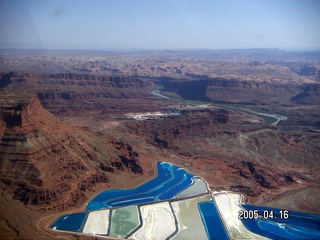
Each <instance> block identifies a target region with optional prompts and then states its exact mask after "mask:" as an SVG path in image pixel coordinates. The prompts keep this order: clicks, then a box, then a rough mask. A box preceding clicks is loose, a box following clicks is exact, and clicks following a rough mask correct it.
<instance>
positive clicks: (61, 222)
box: [50, 212, 86, 232]
mask: <svg viewBox="0 0 320 240" xmlns="http://www.w3.org/2000/svg"><path fill="white" fill-rule="evenodd" d="M85 216H86V213H85V212H80V213H71V214H66V215H63V216H61V217H59V218H58V219H57V220H56V221H55V222H54V223H53V224H52V225H51V226H50V228H55V229H56V230H61V231H70V232H80V230H81V228H82V224H83V222H84V219H85Z"/></svg>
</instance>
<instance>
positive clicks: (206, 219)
mask: <svg viewBox="0 0 320 240" xmlns="http://www.w3.org/2000/svg"><path fill="white" fill-rule="evenodd" d="M198 208H199V210H200V214H201V218H202V222H203V224H204V226H205V228H206V232H207V235H208V238H209V239H210V240H213V239H217V240H220V239H221V240H224V239H226V240H228V239H229V237H228V235H227V233H226V231H225V229H224V227H223V224H222V222H221V219H220V216H219V213H218V211H217V209H216V207H215V205H214V204H213V202H212V201H209V202H202V203H198Z"/></svg>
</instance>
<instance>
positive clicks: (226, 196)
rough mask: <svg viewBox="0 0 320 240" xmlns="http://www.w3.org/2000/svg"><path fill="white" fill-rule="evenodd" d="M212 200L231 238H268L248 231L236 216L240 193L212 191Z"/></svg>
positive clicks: (238, 208)
mask: <svg viewBox="0 0 320 240" xmlns="http://www.w3.org/2000/svg"><path fill="white" fill-rule="evenodd" d="M212 196H213V200H214V202H215V204H216V206H217V207H218V211H219V212H220V216H221V218H222V221H223V222H224V225H225V226H226V230H227V231H228V234H229V236H230V237H231V238H232V239H253V240H255V239H268V238H265V237H262V236H260V235H257V234H254V233H252V232H250V231H248V230H247V229H246V228H245V226H244V225H243V224H242V222H241V220H239V218H238V212H239V210H241V208H240V207H239V205H240V203H241V195H240V194H237V193H232V192H213V194H212Z"/></svg>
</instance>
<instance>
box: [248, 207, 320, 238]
mask: <svg viewBox="0 0 320 240" xmlns="http://www.w3.org/2000/svg"><path fill="white" fill-rule="evenodd" d="M242 206H243V207H244V208H245V209H246V210H258V212H259V215H261V216H263V212H264V211H265V210H267V211H268V212H270V211H273V216H274V217H273V219H270V218H269V219H254V220H242V222H243V224H244V225H245V227H246V228H247V229H249V230H250V231H252V232H254V233H257V234H259V235H262V236H265V237H269V238H272V239H320V215H316V214H309V213H302V212H295V211H289V215H288V219H281V214H280V210H281V209H277V208H269V207H259V206H253V205H249V204H242Z"/></svg>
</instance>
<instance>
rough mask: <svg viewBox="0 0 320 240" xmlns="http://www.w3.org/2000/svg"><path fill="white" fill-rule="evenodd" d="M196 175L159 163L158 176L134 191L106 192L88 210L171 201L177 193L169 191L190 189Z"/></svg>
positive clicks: (88, 205) (98, 196)
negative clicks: (159, 200)
mask: <svg viewBox="0 0 320 240" xmlns="http://www.w3.org/2000/svg"><path fill="white" fill-rule="evenodd" d="M193 176H194V175H192V174H190V173H188V172H187V171H186V170H185V169H182V168H179V167H177V166H173V165H172V164H170V163H165V162H158V163H157V176H156V177H155V178H154V179H152V180H150V181H148V182H146V183H144V184H142V185H140V186H138V187H136V188H132V189H125V190H120V189H115V190H106V191H103V192H102V193H100V194H99V195H97V196H96V197H95V198H93V199H92V200H91V201H90V202H89V203H88V204H87V206H86V210H99V209H105V208H110V207H121V206H128V205H131V204H138V203H148V202H154V201H157V200H158V199H159V198H160V199H161V200H164V199H170V198H173V197H174V196H175V194H177V192H173V191H170V192H169V193H168V194H165V193H166V192H168V191H169V190H172V189H173V188H175V187H177V186H178V185H180V184H181V186H180V187H177V188H176V190H177V191H178V190H180V191H181V188H186V187H188V186H189V185H190V184H191V183H192V181H191V178H192V177H193Z"/></svg>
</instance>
